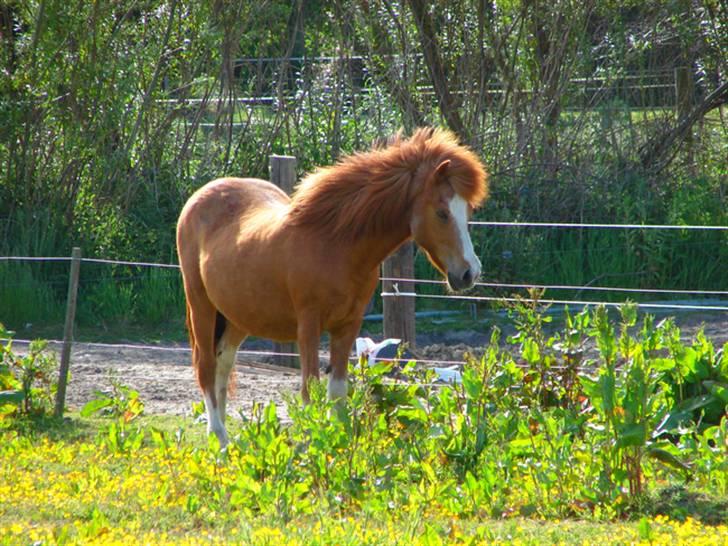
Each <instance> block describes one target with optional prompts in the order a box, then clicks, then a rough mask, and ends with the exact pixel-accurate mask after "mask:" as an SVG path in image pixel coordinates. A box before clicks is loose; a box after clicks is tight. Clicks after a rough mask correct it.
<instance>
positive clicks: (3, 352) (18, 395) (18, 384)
mask: <svg viewBox="0 0 728 546" xmlns="http://www.w3.org/2000/svg"><path fill="white" fill-rule="evenodd" d="M11 335H12V333H11V332H9V331H7V330H6V329H5V327H4V326H3V325H2V324H0V342H2V340H3V339H4V340H5V341H4V344H0V418H2V417H8V416H15V415H25V416H30V415H45V414H47V413H49V412H50V410H51V409H52V407H53V402H54V399H53V397H54V395H55V391H56V386H57V383H56V372H57V368H58V361H57V358H56V355H55V354H53V353H49V352H47V351H46V348H47V342H46V341H42V340H35V341H33V342H31V344H30V347H29V349H28V353H27V354H26V355H25V356H18V355H17V354H16V353H15V352H14V351H13V346H12V345H13V344H12V339H11Z"/></svg>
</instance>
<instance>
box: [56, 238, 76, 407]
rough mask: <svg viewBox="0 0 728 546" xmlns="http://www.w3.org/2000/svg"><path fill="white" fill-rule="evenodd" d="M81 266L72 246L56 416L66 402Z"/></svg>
mask: <svg viewBox="0 0 728 546" xmlns="http://www.w3.org/2000/svg"><path fill="white" fill-rule="evenodd" d="M80 268H81V249H80V248H78V247H77V246H75V247H73V251H72V252H71V273H70V275H69V277H68V297H67V298H66V323H65V325H64V326H63V350H62V352H61V368H60V370H59V372H58V390H57V391H56V408H55V412H54V413H55V415H56V417H61V416H62V415H63V408H64V406H65V404H66V385H67V384H68V368H69V364H70V362H71V344H72V343H73V323H74V320H75V318H76V301H77V296H78V272H79V270H80Z"/></svg>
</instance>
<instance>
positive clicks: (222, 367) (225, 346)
mask: <svg viewBox="0 0 728 546" xmlns="http://www.w3.org/2000/svg"><path fill="white" fill-rule="evenodd" d="M246 337H247V336H246V335H245V334H243V333H241V332H239V331H238V330H236V329H235V328H234V327H233V326H232V325H231V324H230V323H229V322H227V320H226V319H225V317H223V316H222V314H221V313H220V312H218V313H217V316H216V319H215V357H216V367H215V395H216V397H217V411H218V414H219V417H220V420H221V421H222V423H223V425H224V424H225V415H226V413H225V412H226V406H227V396H228V384H229V380H230V374H231V372H232V370H233V368H234V366H235V355H236V354H237V352H238V347H239V346H240V344H241V343H242V342H243V341H244V340H245V338H246Z"/></svg>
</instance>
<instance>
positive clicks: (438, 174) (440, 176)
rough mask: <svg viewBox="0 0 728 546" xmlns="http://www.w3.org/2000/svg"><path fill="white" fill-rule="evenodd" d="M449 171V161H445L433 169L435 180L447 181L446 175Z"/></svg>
mask: <svg viewBox="0 0 728 546" xmlns="http://www.w3.org/2000/svg"><path fill="white" fill-rule="evenodd" d="M449 170H450V160H449V159H446V160H445V161H443V162H442V163H440V164H439V165H438V166H437V169H435V178H436V179H437V180H439V181H440V180H447V173H448V171H449Z"/></svg>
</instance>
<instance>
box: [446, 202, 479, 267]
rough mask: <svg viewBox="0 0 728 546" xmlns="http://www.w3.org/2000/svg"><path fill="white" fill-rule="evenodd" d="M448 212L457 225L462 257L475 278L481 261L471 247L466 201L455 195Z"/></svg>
mask: <svg viewBox="0 0 728 546" xmlns="http://www.w3.org/2000/svg"><path fill="white" fill-rule="evenodd" d="M449 208H450V214H451V215H452V217H453V218H454V219H455V225H456V226H457V230H458V235H459V236H460V245H461V247H462V249H463V257H464V258H465V261H466V262H468V266H469V267H470V273H471V275H472V276H473V279H477V278H478V277H479V276H480V270H481V267H482V265H481V263H480V260H479V259H478V257H477V256H476V255H475V249H474V248H473V241H472V240H471V239H470V233H468V202H467V201H466V200H465V199H463V198H462V197H460V196H459V195H455V197H453V198H452V199H451V200H450V207H449Z"/></svg>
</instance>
